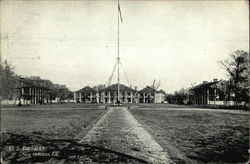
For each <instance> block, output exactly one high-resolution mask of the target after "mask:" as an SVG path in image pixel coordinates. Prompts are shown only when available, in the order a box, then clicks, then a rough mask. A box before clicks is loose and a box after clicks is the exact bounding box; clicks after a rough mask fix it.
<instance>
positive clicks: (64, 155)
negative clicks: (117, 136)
mask: <svg viewBox="0 0 250 164" xmlns="http://www.w3.org/2000/svg"><path fill="white" fill-rule="evenodd" d="M2 138H3V142H2V143H1V154H2V158H3V161H5V162H6V163H34V162H49V163H59V162H60V163H62V162H63V163H79V162H82V163H93V162H94V163H147V162H146V161H144V160H141V159H138V158H135V157H133V156H130V155H127V154H123V153H120V152H115V151H112V150H109V149H105V148H101V147H95V146H92V145H87V144H81V143H78V142H77V140H71V139H59V140H54V139H44V138H41V137H39V135H34V134H32V136H24V135H17V134H11V133H5V134H2Z"/></svg>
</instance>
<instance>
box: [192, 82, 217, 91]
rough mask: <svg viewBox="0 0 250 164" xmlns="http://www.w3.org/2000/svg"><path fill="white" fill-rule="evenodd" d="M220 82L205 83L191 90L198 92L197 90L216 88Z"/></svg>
mask: <svg viewBox="0 0 250 164" xmlns="http://www.w3.org/2000/svg"><path fill="white" fill-rule="evenodd" d="M221 82H222V81H213V82H206V83H202V84H199V85H196V86H194V87H193V88H192V89H191V90H199V89H207V88H217V87H218V86H217V84H218V83H221Z"/></svg>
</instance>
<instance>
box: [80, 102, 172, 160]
mask: <svg viewBox="0 0 250 164" xmlns="http://www.w3.org/2000/svg"><path fill="white" fill-rule="evenodd" d="M81 142H82V143H86V144H90V145H94V146H98V147H104V148H108V149H111V150H114V151H118V152H122V153H125V154H128V155H132V156H134V157H137V158H139V159H143V160H146V161H148V162H150V163H171V161H170V158H169V155H168V154H167V152H165V151H164V150H163V148H162V147H161V146H160V145H159V144H158V143H157V142H156V141H155V140H154V139H153V138H152V136H151V135H150V134H149V133H148V132H147V131H146V130H145V129H144V128H143V127H142V125H141V124H140V123H139V122H138V121H137V120H136V119H135V118H134V117H133V116H132V115H131V114H130V113H129V112H128V110H127V109H126V108H125V107H110V108H109V110H108V111H107V113H106V114H105V115H104V116H103V117H102V118H101V119H100V120H99V121H98V122H97V123H96V124H95V126H94V127H93V128H92V129H91V130H90V131H89V132H88V134H87V135H86V136H85V137H84V138H83V139H82V141H81Z"/></svg>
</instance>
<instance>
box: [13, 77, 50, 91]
mask: <svg viewBox="0 0 250 164" xmlns="http://www.w3.org/2000/svg"><path fill="white" fill-rule="evenodd" d="M41 81H44V80H40V81H37V80H32V79H29V78H19V79H17V85H16V88H25V87H31V88H40V89H44V90H49V89H48V87H46V86H44V84H43V83H41Z"/></svg>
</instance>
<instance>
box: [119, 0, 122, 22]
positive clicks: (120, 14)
mask: <svg viewBox="0 0 250 164" xmlns="http://www.w3.org/2000/svg"><path fill="white" fill-rule="evenodd" d="M118 12H119V16H120V19H121V22H122V12H121V8H120V3H119V1H118Z"/></svg>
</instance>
